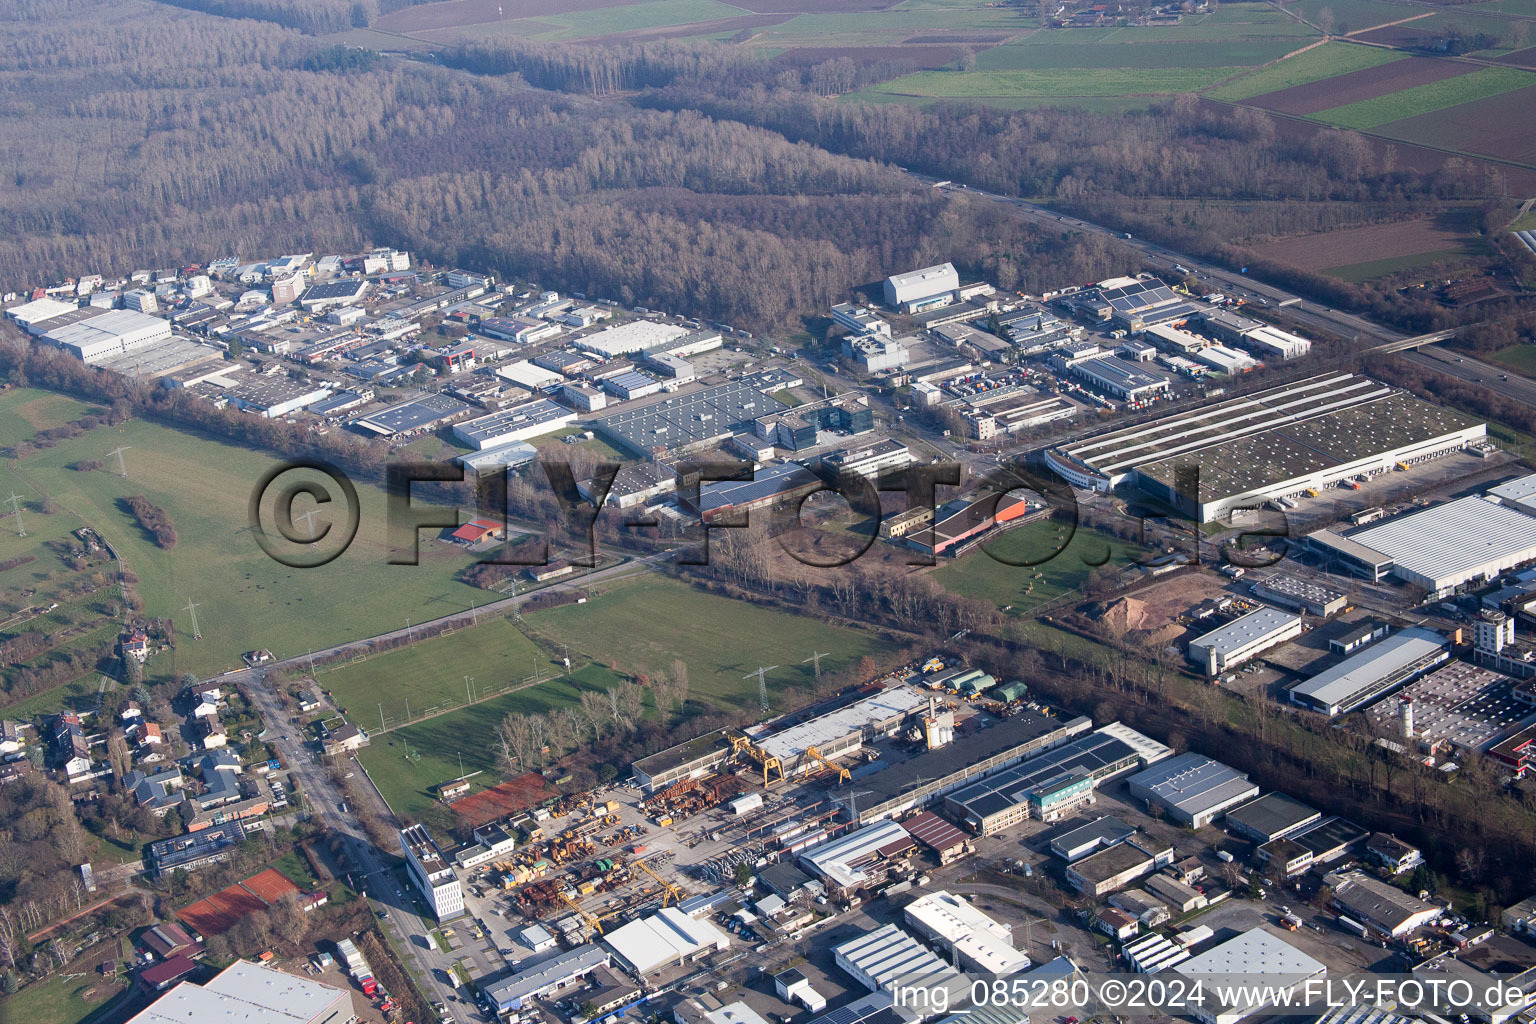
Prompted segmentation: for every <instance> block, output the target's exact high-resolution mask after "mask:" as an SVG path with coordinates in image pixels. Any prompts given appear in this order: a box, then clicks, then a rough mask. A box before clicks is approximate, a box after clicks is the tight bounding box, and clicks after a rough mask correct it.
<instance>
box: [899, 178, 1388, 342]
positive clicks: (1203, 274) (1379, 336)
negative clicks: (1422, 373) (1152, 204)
mask: <svg viewBox="0 0 1536 1024" xmlns="http://www.w3.org/2000/svg"><path fill="white" fill-rule="evenodd" d="M908 173H909V174H910V175H911V176H912V177H913V178H916V179H917V180H919V181H922V182H924V183H925V184H928V185H930V186H932V185H938V184H939V182H940V179H937V178H933V177H931V176H928V175H923V174H915V173H912V172H908ZM940 187H942V188H943V190H944V191H946V192H953V193H961V194H965V195H972V196H977V197H979V198H981V199H985V200H988V201H990V202H994V203H1000V204H1003V205H1006V206H1010V207H1012V208H1013V209H1014V210H1015V211H1016V212H1018V213H1019V214H1020V215H1021V216H1024V217H1025V218H1027V219H1029V220H1032V221H1035V222H1036V223H1038V224H1041V225H1042V226H1046V227H1055V228H1072V229H1074V230H1077V231H1085V232H1091V233H1094V234H1100V235H1105V236H1107V237H1110V238H1114V239H1117V240H1118V241H1119V242H1120V244H1121V245H1126V246H1129V247H1131V248H1133V249H1136V250H1138V251H1139V252H1140V253H1141V254H1142V257H1143V258H1144V259H1145V260H1146V261H1147V263H1148V264H1149V265H1150V266H1152V267H1153V269H1156V270H1166V271H1167V272H1168V273H1169V275H1170V276H1175V275H1177V276H1183V275H1182V274H1181V273H1180V272H1179V271H1177V270H1175V269H1174V268H1175V267H1184V268H1187V269H1188V270H1189V271H1191V272H1193V273H1195V274H1196V275H1198V276H1199V277H1200V278H1201V279H1203V280H1205V281H1207V282H1209V283H1210V284H1212V285H1213V286H1214V287H1215V288H1216V290H1218V291H1220V292H1222V293H1223V294H1225V295H1230V296H1233V297H1236V298H1240V299H1243V300H1244V301H1245V302H1250V303H1253V304H1254V305H1258V306H1278V305H1280V304H1281V303H1282V302H1284V303H1290V305H1288V306H1287V307H1286V313H1287V314H1288V315H1290V316H1292V317H1294V318H1295V320H1296V321H1297V323H1299V324H1301V325H1302V326H1303V327H1305V328H1307V329H1309V330H1312V331H1315V332H1317V333H1320V334H1329V335H1335V336H1337V337H1341V338H1349V339H1354V340H1358V341H1362V342H1369V343H1374V344H1382V343H1386V342H1393V341H1400V340H1402V339H1403V338H1404V337H1405V335H1403V334H1400V333H1398V332H1396V331H1393V330H1391V329H1390V328H1387V327H1383V326H1381V325H1380V324H1376V323H1372V322H1371V321H1369V320H1367V319H1365V318H1364V317H1359V316H1355V315H1354V314H1353V313H1345V312H1343V311H1342V310H1337V309H1332V308H1330V307H1326V306H1319V305H1317V304H1316V303H1314V302H1309V301H1306V300H1303V299H1302V298H1301V297H1300V296H1298V295H1294V294H1292V293H1290V292H1288V291H1285V290H1284V289H1282V288H1276V287H1275V286H1273V285H1269V284H1264V283H1262V282H1260V281H1255V280H1254V279H1253V278H1251V277H1249V276H1247V275H1246V274H1240V273H1234V272H1233V271H1230V270H1227V269H1225V268H1223V267H1217V266H1214V265H1212V264H1209V263H1203V262H1201V261H1199V260H1197V259H1195V258H1194V257H1192V256H1188V255H1185V254H1184V253H1180V252H1175V251H1174V250H1172V249H1168V248H1166V247H1164V246H1161V245H1158V244H1157V243H1155V242H1147V241H1143V240H1141V239H1139V238H1134V237H1128V236H1127V235H1126V233H1125V232H1123V231H1113V230H1111V229H1109V228H1106V227H1103V226H1102V225H1099V224H1094V223H1092V222H1091V221H1086V220H1082V219H1080V218H1077V217H1073V216H1071V215H1069V214H1061V213H1057V212H1055V211H1054V210H1049V209H1046V208H1045V207H1043V206H1037V205H1036V204H1034V203H1030V202H1026V201H1025V200H1023V199H1015V198H1013V197H1012V196H1002V195H997V194H996V193H993V192H985V191H982V190H981V189H978V188H972V187H970V186H969V185H963V184H957V183H954V182H950V183H948V184H942V185H941V186H940Z"/></svg>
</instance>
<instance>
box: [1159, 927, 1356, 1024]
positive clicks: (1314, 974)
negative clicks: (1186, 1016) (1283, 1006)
mask: <svg viewBox="0 0 1536 1024" xmlns="http://www.w3.org/2000/svg"><path fill="white" fill-rule="evenodd" d="M1173 971H1174V973H1176V974H1178V975H1180V976H1181V977H1184V978H1188V979H1189V980H1190V981H1192V982H1204V983H1206V984H1207V985H1210V984H1213V983H1216V984H1222V985H1228V984H1233V983H1240V982H1242V981H1244V980H1253V981H1257V980H1258V979H1260V978H1262V979H1263V981H1264V984H1265V985H1267V986H1268V987H1269V989H1270V991H1272V992H1273V993H1274V994H1275V996H1276V997H1279V995H1280V993H1281V992H1283V991H1285V990H1286V989H1287V988H1289V989H1291V990H1294V989H1296V988H1298V987H1300V986H1302V985H1304V984H1306V983H1307V982H1308V981H1311V980H1313V979H1314V978H1322V977H1324V976H1326V975H1327V973H1328V967H1327V965H1325V964H1323V963H1322V962H1321V961H1319V960H1316V959H1314V958H1313V957H1311V956H1308V955H1307V954H1306V953H1303V952H1302V951H1301V950H1299V949H1297V948H1296V947H1295V946H1293V945H1291V944H1290V943H1289V942H1286V941H1285V940H1284V939H1282V938H1280V936H1278V935H1275V934H1274V933H1273V932H1270V931H1267V930H1265V929H1264V928H1263V927H1262V926H1259V927H1255V928H1251V929H1249V930H1248V931H1246V932H1243V933H1242V934H1241V935H1239V936H1237V937H1236V938H1234V939H1229V940H1228V941H1226V942H1223V943H1222V944H1221V945H1219V946H1217V947H1215V948H1214V949H1209V950H1207V951H1206V952H1204V953H1201V954H1199V955H1198V956H1193V957H1190V958H1189V959H1188V960H1185V961H1184V962H1183V963H1181V964H1179V965H1178V966H1177V967H1175V968H1173ZM1269 1005H1270V1004H1269V1003H1267V1002H1261V1001H1259V1000H1254V1001H1253V1004H1247V1003H1244V1004H1240V1005H1235V1006H1220V1005H1216V1004H1215V1001H1214V1000H1211V1001H1209V1002H1206V1003H1204V1004H1202V1005H1201V1006H1200V1007H1194V1008H1191V1013H1192V1015H1193V1016H1194V1018H1195V1019H1196V1020H1198V1021H1200V1022H1201V1024H1237V1022H1238V1021H1241V1020H1244V1019H1245V1018H1248V1017H1251V1016H1253V1015H1255V1014H1259V1013H1264V1012H1265V1011H1266V1009H1267V1007H1268V1006H1269Z"/></svg>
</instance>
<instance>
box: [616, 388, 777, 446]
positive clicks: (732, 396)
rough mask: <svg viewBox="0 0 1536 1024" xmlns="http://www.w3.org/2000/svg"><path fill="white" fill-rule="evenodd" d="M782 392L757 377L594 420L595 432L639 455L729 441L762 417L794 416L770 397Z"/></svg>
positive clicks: (668, 397)
mask: <svg viewBox="0 0 1536 1024" xmlns="http://www.w3.org/2000/svg"><path fill="white" fill-rule="evenodd" d="M776 386H783V385H782V384H778V383H777V382H775V381H772V380H760V379H758V378H757V377H756V376H754V377H751V378H744V379H742V380H736V381H731V382H729V383H726V384H717V385H715V386H714V387H708V388H703V389H701V390H698V391H693V392H690V393H689V394H686V395H668V396H667V397H666V398H664V399H660V400H658V401H655V402H652V403H650V404H648V405H645V406H641V407H640V408H635V409H624V410H622V411H620V412H615V413H610V414H609V415H607V416H602V417H599V418H597V419H595V420H593V421H592V426H593V427H594V428H595V429H596V430H598V431H600V432H601V433H602V434H603V435H604V436H605V437H608V438H611V439H613V440H615V441H617V442H619V443H620V444H621V445H623V446H624V447H626V448H628V449H629V450H630V451H632V452H635V453H636V454H641V455H644V454H646V453H648V452H649V451H650V450H651V449H652V448H664V449H668V450H676V449H679V448H686V447H689V446H691V445H695V444H700V443H703V442H706V441H709V440H712V439H714V438H719V437H729V436H730V435H731V434H734V433H736V431H737V430H738V429H739V428H741V427H742V426H743V425H745V424H747V423H750V422H751V421H753V420H755V419H758V418H759V417H762V416H768V415H771V414H773V413H782V412H787V411H789V406H787V405H785V404H784V403H783V402H781V401H779V400H778V399H777V398H774V397H773V396H772V395H770V394H768V393H767V389H768V388H771V387H776Z"/></svg>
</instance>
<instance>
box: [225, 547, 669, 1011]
mask: <svg viewBox="0 0 1536 1024" xmlns="http://www.w3.org/2000/svg"><path fill="white" fill-rule="evenodd" d="M669 557H670V553H669V552H662V553H659V554H655V555H648V556H646V557H644V558H639V559H633V560H631V561H627V562H621V563H619V564H617V565H613V566H610V567H608V568H606V569H599V570H597V571H596V572H592V573H589V574H587V575H585V576H581V577H578V578H576V579H574V580H570V581H567V582H564V583H559V584H556V585H554V586H552V587H547V588H544V589H541V590H538V591H535V592H534V593H532V594H519V595H518V596H516V597H509V598H505V599H503V600H500V601H495V602H492V603H490V604H487V605H485V606H483V607H481V608H477V609H475V610H474V611H473V612H469V611H466V612H455V613H454V614H452V615H446V616H443V617H442V618H440V619H435V620H429V621H427V622H423V623H418V624H417V626H416V627H414V628H422V627H427V626H442V625H455V626H460V625H467V624H470V623H471V622H473V621H475V620H476V619H478V617H479V616H480V615H482V614H497V613H500V612H505V611H509V610H511V609H512V608H514V607H519V606H521V605H522V604H524V603H525V602H527V601H529V600H530V599H532V598H533V597H536V596H539V595H542V594H546V593H549V592H551V591H558V590H571V589H583V590H584V589H586V588H588V587H590V586H592V585H593V584H597V583H603V582H610V581H612V580H615V579H619V578H622V577H624V576H627V575H632V574H635V573H641V572H647V571H650V570H651V568H652V567H653V566H654V565H656V564H657V563H659V562H661V561H663V560H664V559H666V558H669ZM407 632H408V630H406V629H397V630H392V631H390V632H388V633H382V634H380V635H379V636H376V637H371V638H368V639H366V640H357V641H352V642H349V643H345V644H337V645H336V646H334V647H328V648H326V649H325V650H323V651H315V652H314V655H315V656H325V655H330V654H335V653H338V652H344V651H348V650H353V649H357V650H361V649H363V648H365V647H366V646H367V645H368V644H370V643H373V642H376V641H378V640H381V639H388V638H397V637H403V636H405V635H406V634H407ZM310 658H311V655H310V654H308V653H306V654H302V655H299V656H297V657H290V658H285V659H283V660H280V661H277V662H273V663H271V664H268V665H264V666H262V667H260V668H253V669H242V670H240V671H237V672H231V673H227V674H225V675H223V676H220V677H218V682H219V683H221V684H225V683H235V684H236V685H239V686H242V687H243V688H244V690H245V692H246V693H247V694H249V695H250V699H251V702H252V704H254V705H255V707H256V710H257V712H258V713H259V714H260V715H261V718H262V720H263V721H264V722H265V723H266V724H267V730H268V737H267V740H268V742H269V743H270V744H271V745H272V746H273V747H274V748H275V749H276V750H277V752H278V755H279V757H281V759H282V761H283V763H285V764H287V765H288V766H289V769H290V774H291V775H292V776H293V778H294V781H295V782H296V784H297V786H298V788H299V790H300V792H302V793H303V794H304V797H305V798H306V799H307V800H308V801H309V807H310V812H311V813H312V814H314V815H316V816H317V817H319V818H320V819H321V820H323V821H324V822H325V823H326V824H327V825H328V826H329V827H330V829H331V831H332V832H333V833H334V834H335V835H338V836H340V837H341V839H342V842H343V844H344V848H345V851H346V854H347V858H348V860H349V861H350V863H351V864H352V865H353V866H354V870H353V874H352V882H353V884H354V885H355V886H357V887H359V888H362V889H364V890H365V891H366V892H367V894H368V897H369V901H370V904H371V905H372V907H373V909H374V910H375V912H378V911H383V914H384V916H383V919H382V923H383V924H385V925H386V926H387V928H388V930H389V931H390V932H391V933H392V939H393V941H394V944H395V949H396V951H397V952H399V953H400V954H401V955H402V956H404V957H407V958H409V959H410V960H411V961H413V965H412V966H413V967H414V969H415V971H414V973H415V974H416V977H417V980H418V982H424V983H425V984H426V985H427V988H428V991H426V992H425V993H424V994H425V995H426V996H427V998H428V999H431V1000H436V1001H438V1002H442V1003H445V1004H447V1005H448V1006H449V1007H450V1008H451V1011H452V1012H453V1014H454V1016H455V1017H457V1018H458V1019H460V1020H468V1019H473V1018H474V1017H475V1016H476V1012H475V1011H474V1009H473V1005H472V1002H471V1001H468V1000H461V999H460V997H459V995H458V993H457V991H456V990H455V988H454V986H453V985H452V984H449V983H445V982H444V981H442V980H441V978H442V977H444V975H443V974H442V973H441V972H442V971H443V970H445V969H446V967H447V966H448V965H449V964H451V963H453V961H454V959H455V958H454V957H452V956H449V955H447V954H444V953H442V952H441V951H440V950H438V949H437V947H436V946H435V945H430V944H425V945H424V944H423V943H421V942H419V941H418V936H422V935H425V934H426V932H427V931H428V929H430V928H431V927H432V926H433V925H434V924H435V922H431V921H428V920H425V919H423V918H422V917H421V916H420V915H419V914H418V913H417V912H416V909H415V901H414V899H413V898H412V894H411V892H410V890H408V889H406V888H404V887H403V885H402V881H401V878H402V873H401V872H400V871H397V870H396V869H395V858H394V853H393V851H390V852H389V853H388V854H386V853H385V852H384V851H381V850H379V849H378V848H377V847H375V846H374V845H373V843H372V842H371V841H370V840H369V839H368V834H367V832H366V831H365V830H364V828H363V825H362V822H361V820H360V819H359V817H358V814H357V808H355V807H350V806H348V805H347V804H346V797H345V794H344V793H343V791H342V790H341V789H340V787H338V786H337V785H336V783H334V782H333V781H332V780H331V776H330V773H329V772H327V770H326V768H325V765H324V764H323V763H321V761H320V758H319V756H318V755H317V754H316V753H315V752H314V750H313V749H312V748H311V746H310V744H309V743H307V742H306V740H305V738H304V735H303V733H302V730H301V727H300V726H299V725H298V723H297V721H296V720H295V719H294V718H293V717H291V716H290V715H289V714H288V712H287V711H286V710H285V709H284V707H283V706H282V704H281V703H280V702H279V701H278V698H277V694H276V692H275V691H274V689H273V687H272V685H270V683H269V679H270V677H271V675H272V674H273V673H277V672H280V671H282V670H285V669H302V668H305V667H307V665H308V664H309V661H310ZM347 767H348V768H349V769H350V770H352V771H353V772H355V773H356V774H357V775H358V777H359V778H360V779H361V778H363V773H362V770H361V767H360V766H359V765H357V764H356V762H355V759H354V760H353V761H351V762H349V763H348V764H347ZM364 781H365V784H364V785H362V786H359V787H357V788H358V791H359V792H361V793H362V794H363V798H364V799H366V800H368V801H370V802H371V803H372V804H373V807H372V811H373V813H374V814H375V815H377V816H378V817H379V818H380V819H382V820H383V821H386V822H393V821H394V815H393V814H392V813H391V811H390V810H389V807H388V805H386V804H385V802H384V800H383V798H382V797H381V796H379V794H378V791H377V790H376V789H374V788H373V786H372V784H371V783H366V780H364ZM343 808H345V809H343Z"/></svg>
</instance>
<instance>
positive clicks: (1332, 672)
mask: <svg viewBox="0 0 1536 1024" xmlns="http://www.w3.org/2000/svg"><path fill="white" fill-rule="evenodd" d="M1445 645H1446V638H1445V637H1443V636H1441V635H1440V634H1439V633H1436V632H1435V631H1434V630H1430V629H1421V628H1418V627H1413V628H1410V629H1405V630H1402V631H1401V632H1399V633H1397V634H1395V635H1393V636H1389V637H1385V638H1383V639H1381V640H1378V641H1376V642H1375V643H1373V644H1371V646H1369V647H1367V648H1366V649H1365V650H1363V651H1360V652H1358V653H1356V654H1351V655H1350V656H1349V657H1347V658H1345V659H1344V660H1343V661H1341V662H1339V663H1338V664H1337V665H1335V666H1333V668H1330V669H1328V670H1326V671H1324V672H1319V673H1318V674H1317V675H1315V676H1313V677H1312V678H1311V679H1308V680H1307V681H1306V682H1304V683H1300V684H1298V685H1296V686H1293V687H1292V688H1291V693H1293V694H1296V695H1299V696H1302V697H1305V698H1307V699H1308V700H1310V701H1311V702H1313V703H1316V704H1322V705H1325V706H1327V707H1330V708H1331V707H1338V708H1339V709H1340V710H1341V711H1350V710H1352V709H1353V707H1354V704H1353V702H1354V701H1355V700H1356V699H1357V698H1358V697H1359V696H1360V695H1363V694H1367V693H1369V692H1370V691H1371V690H1372V689H1374V688H1375V687H1377V686H1378V685H1380V684H1381V681H1382V680H1383V679H1387V678H1390V677H1391V676H1393V675H1396V674H1398V673H1400V672H1403V671H1405V670H1407V669H1408V668H1409V667H1410V666H1412V665H1414V664H1416V663H1417V662H1419V661H1422V660H1423V659H1425V658H1428V657H1431V656H1433V655H1434V653H1435V652H1436V651H1439V650H1444V648H1445Z"/></svg>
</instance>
